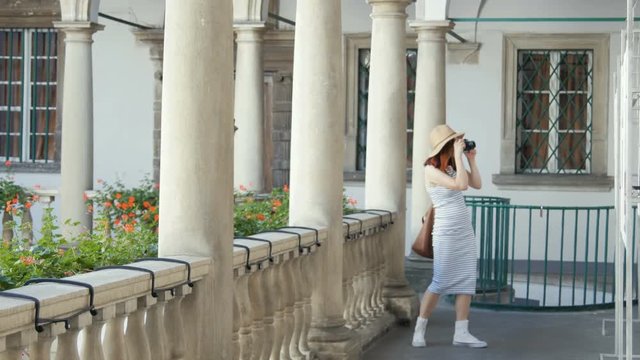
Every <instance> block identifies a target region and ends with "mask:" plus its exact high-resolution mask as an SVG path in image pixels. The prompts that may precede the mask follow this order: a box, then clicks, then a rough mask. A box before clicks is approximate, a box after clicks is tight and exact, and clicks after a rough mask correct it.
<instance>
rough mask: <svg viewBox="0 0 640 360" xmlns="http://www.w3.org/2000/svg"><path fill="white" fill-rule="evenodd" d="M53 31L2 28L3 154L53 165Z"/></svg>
mask: <svg viewBox="0 0 640 360" xmlns="http://www.w3.org/2000/svg"><path fill="white" fill-rule="evenodd" d="M57 44H58V34H57V33H56V31H55V30H54V29H0V158H1V159H5V160H11V161H14V162H20V163H52V162H55V161H56V159H55V153H56V115H57V108H56V103H57V93H58V91H57V90H58V82H57V76H58V74H57V59H58V57H57V53H58V46H57Z"/></svg>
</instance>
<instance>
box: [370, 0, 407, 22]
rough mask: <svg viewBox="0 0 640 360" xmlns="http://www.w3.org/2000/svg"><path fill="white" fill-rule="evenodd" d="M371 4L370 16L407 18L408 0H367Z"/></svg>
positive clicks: (373, 17) (374, 17)
mask: <svg viewBox="0 0 640 360" xmlns="http://www.w3.org/2000/svg"><path fill="white" fill-rule="evenodd" d="M367 3H368V4H369V5H371V18H372V19H376V18H394V17H398V18H404V19H406V18H407V12H406V10H405V9H406V8H407V6H409V4H410V3H411V1H410V0H367Z"/></svg>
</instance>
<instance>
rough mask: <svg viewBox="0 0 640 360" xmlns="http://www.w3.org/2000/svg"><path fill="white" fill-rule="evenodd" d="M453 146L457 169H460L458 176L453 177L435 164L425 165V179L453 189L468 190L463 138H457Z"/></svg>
mask: <svg viewBox="0 0 640 360" xmlns="http://www.w3.org/2000/svg"><path fill="white" fill-rule="evenodd" d="M453 148H454V155H453V157H454V161H455V164H456V169H458V171H457V172H456V177H454V178H452V177H451V176H449V175H447V174H445V173H443V172H442V171H440V170H439V169H437V168H435V167H434V166H431V165H428V166H426V167H425V179H426V181H427V182H431V183H433V184H436V185H440V186H444V187H446V188H448V189H451V190H467V189H468V188H469V174H468V173H467V171H466V170H465V169H464V163H463V162H462V150H463V149H464V142H463V141H462V139H458V140H456V141H455V143H454V145H453Z"/></svg>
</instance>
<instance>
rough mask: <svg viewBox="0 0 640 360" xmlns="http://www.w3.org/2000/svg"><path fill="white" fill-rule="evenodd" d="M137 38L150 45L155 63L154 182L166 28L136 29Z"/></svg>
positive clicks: (157, 171)
mask: <svg viewBox="0 0 640 360" xmlns="http://www.w3.org/2000/svg"><path fill="white" fill-rule="evenodd" d="M133 34H134V35H135V37H136V39H137V40H138V41H139V42H141V43H142V44H144V45H146V46H148V47H149V58H150V59H151V63H152V64H153V182H155V183H156V184H157V183H158V182H159V181H160V123H161V118H162V62H163V53H164V29H148V30H136V31H134V32H133Z"/></svg>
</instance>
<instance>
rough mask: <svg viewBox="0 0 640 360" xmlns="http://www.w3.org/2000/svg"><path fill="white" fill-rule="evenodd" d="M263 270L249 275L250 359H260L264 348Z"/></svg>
mask: <svg viewBox="0 0 640 360" xmlns="http://www.w3.org/2000/svg"><path fill="white" fill-rule="evenodd" d="M263 275H264V271H256V272H254V273H252V274H251V275H249V284H248V287H249V288H248V291H249V300H250V301H251V313H252V314H253V319H252V320H253V321H252V323H251V343H252V351H251V359H252V360H260V359H261V357H262V350H263V348H264V346H263V344H264V325H263V321H264V313H265V309H264V307H265V304H264V299H263V297H264V291H263V289H262V281H263V279H264V277H263Z"/></svg>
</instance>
